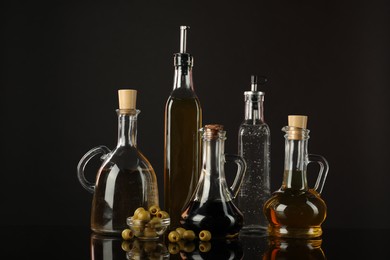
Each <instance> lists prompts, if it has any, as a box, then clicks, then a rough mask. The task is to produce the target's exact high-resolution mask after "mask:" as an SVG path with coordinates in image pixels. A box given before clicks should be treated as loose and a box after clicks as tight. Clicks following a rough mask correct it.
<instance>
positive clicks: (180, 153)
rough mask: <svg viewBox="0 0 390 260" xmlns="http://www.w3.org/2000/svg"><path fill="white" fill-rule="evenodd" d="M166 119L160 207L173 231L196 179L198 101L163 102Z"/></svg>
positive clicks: (198, 125)
mask: <svg viewBox="0 0 390 260" xmlns="http://www.w3.org/2000/svg"><path fill="white" fill-rule="evenodd" d="M166 118H167V124H166V127H167V128H169V133H168V131H167V136H166V145H167V146H168V147H166V151H167V152H166V158H165V161H166V168H165V177H164V178H165V179H164V190H165V194H164V198H165V200H164V201H165V204H164V205H165V206H164V207H165V210H166V211H167V212H168V213H169V214H170V217H171V226H172V228H175V227H176V226H178V225H179V219H180V214H181V212H182V211H183V209H184V206H185V204H186V202H187V201H188V200H189V199H190V196H191V195H192V192H193V191H194V189H195V187H196V184H197V182H198V177H199V174H198V167H199V166H198V162H199V158H198V153H199V152H198V150H199V145H200V144H199V142H200V140H199V138H198V136H197V135H198V133H197V131H198V129H199V128H200V124H201V123H200V122H201V108H200V104H199V101H198V99H197V98H185V99H179V98H175V97H171V98H170V99H169V100H168V102H167V117H166Z"/></svg>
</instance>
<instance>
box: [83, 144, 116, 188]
mask: <svg viewBox="0 0 390 260" xmlns="http://www.w3.org/2000/svg"><path fill="white" fill-rule="evenodd" d="M110 152H111V151H110V149H108V148H107V147H106V146H104V145H100V146H97V147H94V148H92V149H91V150H89V151H88V152H87V153H86V154H84V156H83V157H82V158H81V159H80V161H79V163H78V165H77V177H78V179H79V181H80V183H81V186H83V187H84V189H86V190H87V191H89V192H90V193H93V192H94V190H95V183H92V182H90V181H88V180H87V179H86V178H85V174H84V169H85V166H86V165H87V163H88V162H89V160H91V159H92V157H94V156H95V155H98V154H101V153H102V154H103V155H102V156H101V157H100V159H101V160H102V161H103V160H104V159H106V157H107V154H108V153H110Z"/></svg>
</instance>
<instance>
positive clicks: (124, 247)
mask: <svg viewBox="0 0 390 260" xmlns="http://www.w3.org/2000/svg"><path fill="white" fill-rule="evenodd" d="M130 245H131V244H130V242H129V241H123V242H122V244H121V247H122V250H123V251H125V252H129V251H130V250H131V248H130Z"/></svg>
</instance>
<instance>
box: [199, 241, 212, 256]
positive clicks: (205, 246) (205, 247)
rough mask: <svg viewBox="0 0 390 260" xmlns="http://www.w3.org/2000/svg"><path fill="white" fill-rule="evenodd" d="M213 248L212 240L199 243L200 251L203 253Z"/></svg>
mask: <svg viewBox="0 0 390 260" xmlns="http://www.w3.org/2000/svg"><path fill="white" fill-rule="evenodd" d="M210 249H211V243H210V242H207V241H205V242H203V241H202V242H200V243H199V251H200V252H202V253H206V252H208V251H210Z"/></svg>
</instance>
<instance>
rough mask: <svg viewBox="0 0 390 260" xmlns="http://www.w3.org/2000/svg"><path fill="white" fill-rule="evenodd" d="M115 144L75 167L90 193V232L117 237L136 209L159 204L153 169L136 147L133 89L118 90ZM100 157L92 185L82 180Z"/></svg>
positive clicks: (94, 151) (100, 148) (97, 150)
mask: <svg viewBox="0 0 390 260" xmlns="http://www.w3.org/2000/svg"><path fill="white" fill-rule="evenodd" d="M118 95H119V109H117V110H116V111H117V114H118V142H117V146H116V148H115V149H114V150H113V151H110V149H108V148H107V147H106V146H97V147H95V148H92V149H91V150H89V151H88V152H87V153H86V154H85V155H84V156H83V157H82V158H81V159H80V161H79V164H78V166H77V173H78V179H79V181H80V183H81V185H82V186H83V187H84V188H85V189H86V190H87V191H89V192H91V193H93V199H92V209H91V229H92V230H93V231H94V232H96V233H100V234H110V235H120V234H121V232H122V231H123V230H124V229H125V228H128V226H127V223H126V219H127V217H129V216H131V215H132V214H133V212H134V211H135V210H136V209H137V208H138V207H144V208H149V207H150V206H152V205H158V201H159V200H158V188H157V187H158V186H157V178H156V174H155V172H154V169H153V167H152V165H151V164H150V162H149V161H148V159H147V158H146V157H145V156H144V155H143V154H142V153H141V151H140V150H139V149H138V148H137V117H138V114H139V113H140V110H138V109H136V106H135V104H136V90H133V89H121V90H119V91H118ZM98 154H103V156H102V157H101V158H102V160H103V163H102V165H101V166H100V168H99V170H98V173H97V176H96V181H95V182H93V183H92V182H89V181H88V180H87V179H86V178H85V174H84V168H85V166H86V164H87V163H88V161H89V160H90V159H92V157H94V156H95V155H98Z"/></svg>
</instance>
